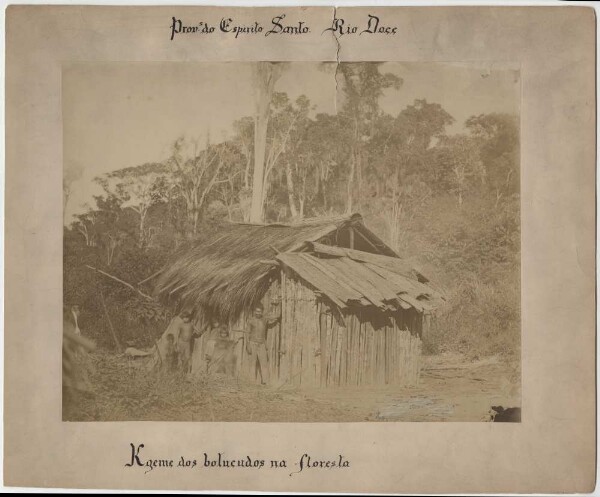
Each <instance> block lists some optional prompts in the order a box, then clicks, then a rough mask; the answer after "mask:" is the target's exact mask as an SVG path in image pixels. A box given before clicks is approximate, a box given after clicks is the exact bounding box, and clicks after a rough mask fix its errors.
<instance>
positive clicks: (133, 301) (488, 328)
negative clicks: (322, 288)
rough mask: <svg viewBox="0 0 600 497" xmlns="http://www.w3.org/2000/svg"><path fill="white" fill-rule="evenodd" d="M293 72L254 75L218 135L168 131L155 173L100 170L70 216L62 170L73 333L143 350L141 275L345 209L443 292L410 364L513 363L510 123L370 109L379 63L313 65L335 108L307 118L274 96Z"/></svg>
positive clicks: (421, 109) (161, 314)
mask: <svg viewBox="0 0 600 497" xmlns="http://www.w3.org/2000/svg"><path fill="white" fill-rule="evenodd" d="M293 66H294V64H293V63H266V62H263V63H256V64H254V65H253V66H252V68H251V70H250V71H249V74H251V78H252V79H251V80H249V81H248V83H249V84H251V86H252V88H253V96H254V99H253V102H252V104H253V105H252V107H251V112H249V113H248V115H245V116H240V117H239V118H237V119H235V120H233V121H232V122H231V123H230V126H229V129H230V130H231V131H230V132H229V133H227V134H225V133H223V134H222V136H219V137H217V136H215V135H214V134H211V133H210V131H209V130H208V129H207V131H206V132H205V133H203V136H200V137H198V136H194V137H192V136H190V135H189V134H187V135H186V134H184V133H185V131H186V130H181V132H180V133H179V134H176V135H174V136H173V137H172V139H171V141H170V145H169V147H168V152H167V153H166V154H164V156H163V157H159V156H157V157H156V160H155V161H148V162H145V163H141V164H131V165H130V166H128V167H115V168H114V169H112V168H111V167H110V165H108V166H107V167H108V168H109V169H110V170H109V171H108V172H103V173H102V174H98V175H97V176H96V177H94V178H93V185H94V188H95V193H93V194H90V195H89V197H90V200H89V202H87V203H86V204H84V207H82V208H77V206H75V207H74V206H73V205H72V204H73V197H76V196H77V194H80V193H81V190H87V189H88V185H82V183H83V181H82V177H85V172H86V167H87V166H86V163H85V161H84V160H83V159H81V160H77V158H75V159H73V157H72V156H71V157H70V158H69V160H67V161H66V162H65V171H64V180H63V193H64V209H65V218H64V290H63V291H64V304H65V307H66V308H68V307H70V306H71V305H78V306H79V307H80V310H81V316H80V327H81V329H82V330H84V334H85V335H87V336H89V337H91V338H93V339H94V340H95V341H96V342H97V343H98V344H99V345H100V346H101V347H102V348H106V349H111V350H122V349H123V348H124V347H125V346H127V345H134V346H137V347H145V346H149V345H151V344H152V343H153V342H154V340H155V339H156V338H157V337H158V336H160V334H161V333H162V331H164V328H165V326H166V324H167V322H168V319H169V316H170V309H167V308H164V307H162V306H161V305H160V304H158V303H157V302H155V301H154V300H152V299H150V298H147V297H146V295H149V294H151V291H152V279H148V278H149V277H151V276H152V275H153V274H155V273H156V272H157V271H158V270H160V268H161V267H163V266H164V264H165V263H167V261H168V260H169V258H170V257H172V256H173V254H174V253H175V252H176V251H177V250H179V249H181V247H182V246H184V245H185V244H187V243H193V240H194V239H197V238H202V237H205V236H210V234H211V233H213V232H215V231H217V230H218V229H219V226H220V225H221V224H222V223H226V222H258V223H263V222H266V223H272V222H278V223H296V222H302V221H303V220H306V219H308V218H324V217H330V216H336V215H342V214H348V215H350V214H352V213H354V212H359V213H361V214H362V216H363V218H364V221H365V224H366V225H367V226H368V227H369V228H370V229H372V230H373V231H374V232H376V233H377V234H379V235H380V236H381V238H382V239H384V240H385V241H386V242H387V243H388V244H389V245H390V246H391V247H392V248H393V249H394V250H396V251H397V252H398V253H399V254H400V256H401V257H403V258H406V259H409V260H410V261H411V262H412V263H413V264H414V265H415V266H416V267H417V268H419V269H420V270H421V271H422V272H423V273H424V274H426V275H427V276H428V277H429V279H430V280H432V282H434V284H435V285H437V286H438V287H440V288H442V289H443V291H444V292H445V294H446V298H447V304H446V305H445V306H444V307H443V308H442V309H440V310H439V311H438V312H437V314H436V317H435V319H434V320H433V323H432V329H431V331H430V332H429V333H428V334H427V335H426V336H425V337H424V352H425V353H427V354H439V353H442V352H446V351H450V352H458V353H461V354H464V355H466V356H467V357H469V358H471V359H476V358H481V357H485V356H491V355H497V356H500V357H502V358H504V359H507V360H511V361H512V360H517V361H518V357H519V355H520V207H519V206H520V196H519V176H520V164H519V117H518V115H517V113H515V112H514V111H512V109H510V111H509V112H498V111H492V112H481V113H476V114H473V115H470V116H468V117H467V118H466V119H464V122H461V123H457V122H456V119H455V117H454V116H453V115H451V114H450V113H449V112H448V111H447V110H446V109H445V108H444V107H443V106H442V105H441V104H439V103H436V102H434V101H427V99H426V98H425V96H423V98H415V99H413V100H412V102H410V103H409V104H408V105H405V106H404V107H403V108H402V109H401V110H400V111H399V112H394V113H391V112H389V110H388V107H386V106H385V105H382V102H384V101H389V99H393V98H394V97H395V95H402V92H403V88H404V86H405V78H404V77H403V74H402V70H395V71H388V70H387V69H388V67H389V65H388V64H380V63H342V64H339V65H337V64H322V65H321V67H320V68H319V70H321V71H322V72H323V73H324V74H329V75H331V76H332V78H334V79H335V84H336V86H335V88H336V93H335V105H334V107H335V109H334V111H328V112H323V111H322V110H320V109H319V108H318V107H317V106H316V105H315V104H314V103H313V102H312V101H311V98H310V97H309V96H307V95H304V94H299V95H298V94H294V95H292V93H294V92H287V91H285V90H286V88H285V85H282V84H280V83H281V82H282V81H285V77H286V73H288V75H289V73H290V71H292V70H293ZM490 74H492V76H493V73H490V71H487V72H486V71H483V72H482V73H481V78H482V79H485V78H488V77H490ZM288 79H289V78H288ZM295 93H298V92H297V91H296V92H295ZM462 98H464V96H463V97H462ZM232 105H233V104H232ZM203 118H204V119H208V120H210V116H203ZM148 119H161V116H159V115H156V116H155V115H150V116H148ZM457 125H458V126H457ZM114 139H117V140H118V139H119V138H118V137H116V138H114ZM139 146H140V147H143V146H144V143H140V144H139ZM96 155H102V151H101V150H99V152H98V153H97V154H96ZM89 191H90V192H91V191H92V189H91V188H89ZM91 268H95V269H96V270H93V269H91ZM97 270H100V271H103V272H104V273H107V274H110V275H113V276H116V277H117V278H118V279H120V280H122V281H124V282H127V283H130V284H131V285H132V287H128V286H126V285H124V284H122V282H118V281H116V280H114V279H111V278H109V277H107V276H105V275H103V274H101V273H100V272H98V271H97ZM145 280H147V281H145Z"/></svg>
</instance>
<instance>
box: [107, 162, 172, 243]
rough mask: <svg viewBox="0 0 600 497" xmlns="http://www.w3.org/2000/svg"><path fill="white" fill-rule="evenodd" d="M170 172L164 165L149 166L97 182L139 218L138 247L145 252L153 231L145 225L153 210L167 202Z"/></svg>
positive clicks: (121, 172)
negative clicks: (161, 203) (167, 177)
mask: <svg viewBox="0 0 600 497" xmlns="http://www.w3.org/2000/svg"><path fill="white" fill-rule="evenodd" d="M166 175H167V170H166V168H165V166H164V165H163V164H161V163H147V164H143V165H141V166H136V167H128V168H125V169H119V170H117V171H113V172H111V173H108V174H106V175H104V176H102V177H100V178H96V181H97V183H99V184H100V185H101V186H102V188H103V189H104V190H105V192H106V193H107V194H109V195H110V196H114V197H116V198H118V199H120V201H121V202H120V206H121V208H123V209H131V210H132V211H133V212H135V213H136V214H137V215H138V218H139V226H138V246H139V247H140V248H144V247H145V246H146V245H147V244H148V243H149V241H150V238H151V233H152V231H151V229H150V228H149V227H148V226H147V225H146V220H147V216H148V212H149V210H150V208H151V207H152V206H153V205H155V204H157V203H159V202H163V201H165V200H166V189H167V184H166Z"/></svg>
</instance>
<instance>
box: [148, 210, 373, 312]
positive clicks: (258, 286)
mask: <svg viewBox="0 0 600 497" xmlns="http://www.w3.org/2000/svg"><path fill="white" fill-rule="evenodd" d="M350 224H353V225H357V224H362V218H361V217H360V216H352V217H350V218H349V217H344V218H335V219H325V220H319V221H313V222H303V223H300V224H296V225H284V224H270V225H255V224H236V223H231V224H226V225H224V226H223V227H222V228H221V229H220V230H219V231H218V233H217V234H216V235H214V236H208V237H204V238H203V237H199V238H198V239H196V240H194V241H192V242H191V243H189V244H187V245H186V246H184V247H182V249H181V250H179V251H178V252H177V253H176V254H175V255H174V257H173V258H172V259H171V261H169V263H168V264H167V265H166V267H165V269H164V270H163V272H162V273H161V274H160V275H159V276H158V277H157V279H156V283H155V290H154V294H155V295H156V296H157V297H158V298H159V299H160V300H161V301H162V302H164V303H170V304H175V303H176V304H177V306H178V307H190V308H196V307H198V305H201V306H204V307H206V308H209V309H211V310H212V311H213V312H216V314H217V315H220V316H222V317H223V316H228V317H234V316H236V315H237V314H238V313H239V312H240V311H241V310H242V309H243V308H244V307H245V306H247V305H252V304H253V303H254V302H255V301H256V300H257V299H259V298H260V296H261V295H262V293H263V291H264V290H266V288H267V287H268V285H269V283H270V280H269V278H268V275H269V273H270V272H272V270H273V269H274V268H275V267H276V266H275V265H271V264H269V263H268V261H272V262H273V264H276V262H275V256H276V255H277V253H278V252H285V251H288V250H291V249H293V248H294V247H295V246H298V247H299V246H301V245H302V244H303V243H304V242H306V241H317V240H319V239H321V238H322V237H323V236H326V235H328V234H331V233H335V231H336V230H339V229H342V228H343V227H344V226H348V225H350Z"/></svg>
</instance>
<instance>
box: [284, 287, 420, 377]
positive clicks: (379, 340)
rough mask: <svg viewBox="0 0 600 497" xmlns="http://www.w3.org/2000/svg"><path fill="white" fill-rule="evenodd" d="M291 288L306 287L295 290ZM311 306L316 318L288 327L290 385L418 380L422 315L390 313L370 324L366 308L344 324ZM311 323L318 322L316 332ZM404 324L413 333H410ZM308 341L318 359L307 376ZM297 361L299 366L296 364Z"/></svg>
mask: <svg viewBox="0 0 600 497" xmlns="http://www.w3.org/2000/svg"><path fill="white" fill-rule="evenodd" d="M286 288H289V286H287V287H286ZM295 291H296V292H298V291H305V290H298V288H296V289H295ZM292 307H293V306H290V308H292ZM311 309H312V308H311ZM314 309H315V311H316V313H317V316H316V317H315V319H308V325H307V326H306V327H301V326H298V325H292V328H293V333H292V337H293V341H292V343H291V344H290V350H291V352H290V354H291V356H292V357H294V358H295V359H294V361H292V363H291V364H292V366H291V367H292V369H293V371H294V374H296V375H297V377H296V379H295V381H294V382H293V384H294V385H299V386H300V385H310V386H312V385H315V386H358V385H384V384H397V385H415V384H417V382H418V379H419V374H420V356H421V339H420V336H419V333H420V323H421V318H420V315H419V314H418V313H416V312H414V313H404V315H402V316H395V317H392V316H390V317H389V318H388V319H386V320H384V319H379V321H381V322H380V323H378V324H377V325H375V326H374V325H373V323H372V321H371V320H370V319H367V318H368V317H369V316H368V313H367V312H359V313H352V314H347V315H346V316H345V319H344V321H345V323H344V322H342V321H341V320H340V319H338V318H336V316H335V312H332V310H331V309H330V308H329V306H328V305H327V304H325V303H323V302H319V301H317V302H316V306H315V307H314ZM296 311H297V309H296ZM307 311H310V309H307ZM291 317H293V318H294V319H295V320H296V322H297V323H300V322H302V321H304V322H305V323H306V321H307V320H306V317H303V318H299V317H298V316H296V315H294V316H290V318H291ZM312 323H318V332H317V333H315V330H314V328H313V325H312ZM408 328H411V329H413V330H414V331H413V332H412V333H411V332H410V331H409V329H408ZM303 329H308V330H310V333H309V334H310V337H314V338H310V337H302V336H301V335H302V330H303ZM307 340H308V342H307ZM311 340H313V341H311ZM307 344H308V346H309V347H310V351H313V350H314V347H315V345H317V344H318V345H319V346H318V349H317V350H316V354H319V355H318V360H316V361H315V362H314V363H311V366H310V367H309V368H308V370H309V371H311V374H307V373H306V371H301V370H302V368H303V367H305V366H306V360H307V355H306V353H305V350H306V349H305V347H306V346H307ZM299 357H300V358H301V359H300V363H299V362H298V358H299ZM312 357H313V356H312V354H309V355H308V360H311V359H312ZM299 364H302V365H303V366H302V367H300V365H299ZM313 368H314V369H313ZM317 368H318V369H317ZM313 370H314V371H315V373H314V374H313V373H312V371H313Z"/></svg>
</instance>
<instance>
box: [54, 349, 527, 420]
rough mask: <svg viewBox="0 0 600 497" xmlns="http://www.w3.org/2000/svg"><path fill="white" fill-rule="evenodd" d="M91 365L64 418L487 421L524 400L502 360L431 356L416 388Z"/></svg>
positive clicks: (99, 358)
mask: <svg viewBox="0 0 600 497" xmlns="http://www.w3.org/2000/svg"><path fill="white" fill-rule="evenodd" d="M87 362H88V371H89V380H90V384H91V391H90V392H89V393H87V394H77V395H76V396H74V397H73V398H72V399H70V401H68V402H66V403H65V405H64V407H63V419H64V420H65V421H133V420H136V421H258V422H277V421H279V422H286V421H288V422H357V421H481V420H482V419H483V418H484V416H485V414H486V413H487V412H488V411H489V408H490V407H491V406H492V405H502V406H504V407H518V406H520V405H521V404H520V372H519V370H518V368H517V367H516V366H515V364H511V363H507V362H504V361H501V360H499V359H497V358H486V359H483V360H479V361H475V362H468V361H466V360H465V359H464V358H463V357H461V356H458V355H450V354H445V355H439V356H430V357H425V358H424V365H423V369H422V372H421V380H420V383H419V385H418V386H415V387H410V388H407V387H397V386H384V387H361V388H337V389H332V388H330V389H313V390H298V389H292V388H289V387H286V386H283V387H280V388H274V387H262V386H260V385H254V384H250V383H245V382H242V381H238V380H236V379H232V378H227V377H224V376H202V377H198V378H183V377H181V376H178V375H160V374H156V373H148V372H146V371H145V370H144V368H143V367H142V363H141V362H135V361H128V360H127V359H126V358H125V357H123V356H115V355H110V354H107V353H104V352H97V353H94V354H90V356H89V357H88V358H87Z"/></svg>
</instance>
